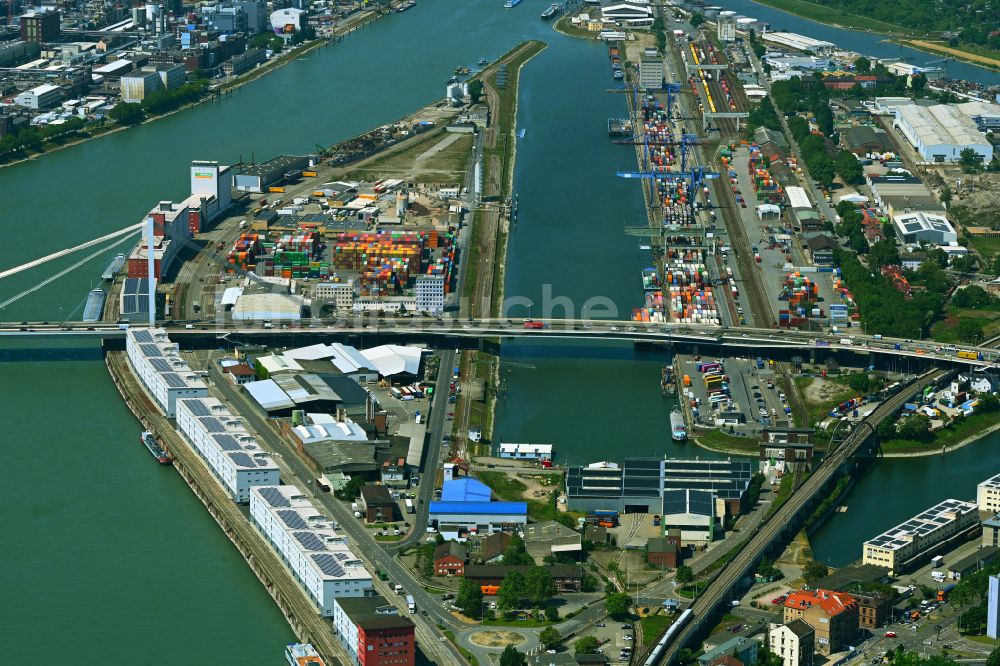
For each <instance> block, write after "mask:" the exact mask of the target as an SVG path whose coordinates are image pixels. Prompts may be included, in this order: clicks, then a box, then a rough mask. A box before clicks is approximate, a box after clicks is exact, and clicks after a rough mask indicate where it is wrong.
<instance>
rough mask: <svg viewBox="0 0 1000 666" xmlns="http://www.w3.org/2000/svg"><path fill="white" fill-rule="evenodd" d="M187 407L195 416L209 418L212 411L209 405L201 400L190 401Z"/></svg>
mask: <svg viewBox="0 0 1000 666" xmlns="http://www.w3.org/2000/svg"><path fill="white" fill-rule="evenodd" d="M186 404H187V407H188V409H189V410H190V411H191V413H192V414H194V415H195V416H209V415H210V414H211V413H212V410H210V409H209V408H208V405H206V404H205V403H203V402H202V401H201V400H188V401H187V403H186Z"/></svg>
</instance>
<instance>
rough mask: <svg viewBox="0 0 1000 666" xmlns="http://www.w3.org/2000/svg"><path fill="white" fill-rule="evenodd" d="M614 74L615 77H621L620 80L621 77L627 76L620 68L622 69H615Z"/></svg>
mask: <svg viewBox="0 0 1000 666" xmlns="http://www.w3.org/2000/svg"><path fill="white" fill-rule="evenodd" d="M613 76H614V77H615V78H616V79H619V80H620V79H624V78H625V75H624V74H622V70H620V69H616V70H615V71H614V74H613Z"/></svg>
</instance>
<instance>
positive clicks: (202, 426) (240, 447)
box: [177, 398, 279, 504]
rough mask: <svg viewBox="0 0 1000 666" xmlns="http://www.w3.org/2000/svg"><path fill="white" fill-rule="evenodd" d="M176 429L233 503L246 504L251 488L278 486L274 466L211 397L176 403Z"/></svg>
mask: <svg viewBox="0 0 1000 666" xmlns="http://www.w3.org/2000/svg"><path fill="white" fill-rule="evenodd" d="M177 429H178V430H180V431H181V434H182V435H184V438H185V439H186V440H187V441H188V443H189V444H191V447H192V448H193V449H194V450H195V451H197V452H198V455H200V456H201V458H202V460H204V461H205V463H206V464H207V465H208V467H209V469H211V470H212V473H213V474H214V475H215V477H216V478H217V479H218V480H219V482H220V483H222V485H223V487H225V489H226V490H227V491H229V494H230V495H231V496H232V498H233V500H234V501H235V502H237V503H239V504H246V503H247V502H249V501H250V489H251V488H253V487H255V486H275V485H278V483H279V479H278V465H277V464H275V462H274V460H272V459H271V456H270V455H269V454H268V453H267V452H266V451H264V450H263V449H262V448H260V446H259V445H258V444H257V440H256V439H254V437H253V436H252V435H251V434H250V433H248V432H247V431H246V430H245V429H244V427H243V422H242V421H241V420H240V419H239V418H238V417H237V416H236V415H234V414H233V413H232V412H230V411H229V408H228V407H226V406H225V405H224V404H222V403H221V402H219V401H218V400H216V399H215V398H188V399H182V400H178V401H177Z"/></svg>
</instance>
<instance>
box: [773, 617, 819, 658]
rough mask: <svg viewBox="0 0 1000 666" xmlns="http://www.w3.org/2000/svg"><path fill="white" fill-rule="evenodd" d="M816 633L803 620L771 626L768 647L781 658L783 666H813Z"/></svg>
mask: <svg viewBox="0 0 1000 666" xmlns="http://www.w3.org/2000/svg"><path fill="white" fill-rule="evenodd" d="M815 643H816V631H815V630H814V629H813V628H812V627H810V626H809V625H808V624H806V623H805V622H803V621H802V620H792V621H791V622H789V623H788V624H773V623H772V624H771V628H770V630H769V631H768V632H767V646H768V649H769V650H770V651H771V652H773V653H774V654H776V655H778V656H779V657H781V661H782V666H812V664H813V654H814V652H815V650H816V648H815Z"/></svg>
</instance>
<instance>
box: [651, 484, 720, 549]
mask: <svg viewBox="0 0 1000 666" xmlns="http://www.w3.org/2000/svg"><path fill="white" fill-rule="evenodd" d="M715 527H716V520H715V496H714V495H713V494H712V493H711V491H707V490H690V489H687V490H667V491H665V492H664V493H663V529H664V530H669V529H679V530H680V531H681V542H682V543H683V544H690V543H697V544H701V543H711V542H712V541H714V540H715Z"/></svg>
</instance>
